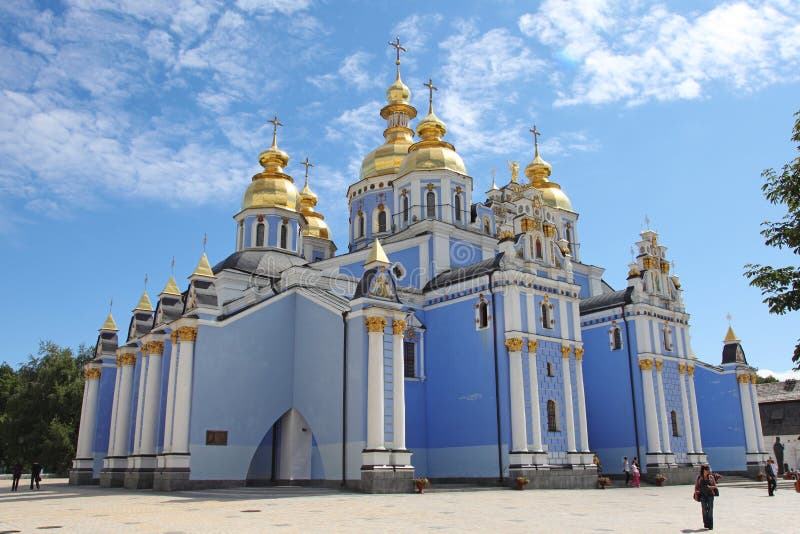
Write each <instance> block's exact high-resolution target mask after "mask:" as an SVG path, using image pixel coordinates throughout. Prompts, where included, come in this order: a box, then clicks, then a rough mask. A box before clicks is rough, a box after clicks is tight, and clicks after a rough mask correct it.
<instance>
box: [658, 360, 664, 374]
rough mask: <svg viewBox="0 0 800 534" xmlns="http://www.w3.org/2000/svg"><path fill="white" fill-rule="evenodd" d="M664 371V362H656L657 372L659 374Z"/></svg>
mask: <svg viewBox="0 0 800 534" xmlns="http://www.w3.org/2000/svg"><path fill="white" fill-rule="evenodd" d="M663 369H664V362H663V361H662V360H656V371H658V372H659V373H660V372H661V371H662V370H663Z"/></svg>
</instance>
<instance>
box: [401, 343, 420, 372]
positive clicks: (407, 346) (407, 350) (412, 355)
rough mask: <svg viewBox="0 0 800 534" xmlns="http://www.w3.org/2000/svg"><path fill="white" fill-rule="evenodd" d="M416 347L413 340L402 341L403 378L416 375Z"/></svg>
mask: <svg viewBox="0 0 800 534" xmlns="http://www.w3.org/2000/svg"><path fill="white" fill-rule="evenodd" d="M416 348H417V345H416V343H414V342H413V341H403V376H404V377H405V378H414V377H415V376H417V373H416V369H417V367H416V365H417V362H416Z"/></svg>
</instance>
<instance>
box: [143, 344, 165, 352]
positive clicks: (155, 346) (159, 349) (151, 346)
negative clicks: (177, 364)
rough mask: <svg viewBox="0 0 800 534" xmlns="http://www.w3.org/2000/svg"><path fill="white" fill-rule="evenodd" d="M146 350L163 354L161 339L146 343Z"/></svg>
mask: <svg viewBox="0 0 800 534" xmlns="http://www.w3.org/2000/svg"><path fill="white" fill-rule="evenodd" d="M147 352H149V353H150V354H164V342H163V341H151V342H149V343H148V344H147Z"/></svg>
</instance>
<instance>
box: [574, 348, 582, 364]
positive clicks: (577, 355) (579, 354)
mask: <svg viewBox="0 0 800 534" xmlns="http://www.w3.org/2000/svg"><path fill="white" fill-rule="evenodd" d="M575 360H576V361H581V360H583V347H575Z"/></svg>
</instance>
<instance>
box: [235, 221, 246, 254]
mask: <svg viewBox="0 0 800 534" xmlns="http://www.w3.org/2000/svg"><path fill="white" fill-rule="evenodd" d="M242 248H244V221H239V228H238V229H237V230H236V249H237V250H241V249H242Z"/></svg>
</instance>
